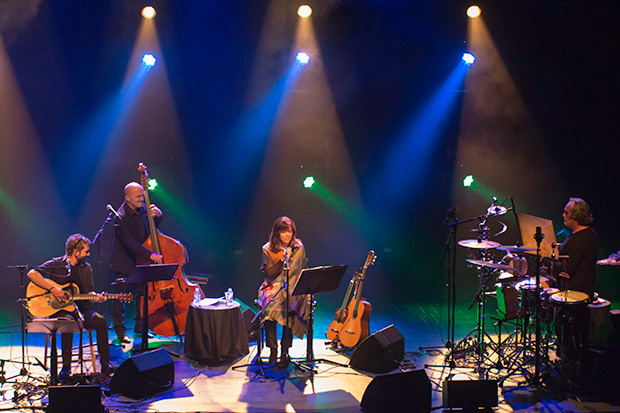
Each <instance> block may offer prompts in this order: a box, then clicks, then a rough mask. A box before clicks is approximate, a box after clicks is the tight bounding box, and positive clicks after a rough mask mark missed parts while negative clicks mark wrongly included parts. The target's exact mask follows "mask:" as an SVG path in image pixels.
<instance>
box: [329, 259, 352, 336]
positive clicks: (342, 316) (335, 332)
mask: <svg viewBox="0 0 620 413" xmlns="http://www.w3.org/2000/svg"><path fill="white" fill-rule="evenodd" d="M359 278H360V272H359V271H355V274H353V277H352V278H351V281H349V286H348V287H347V292H346V294H345V295H344V300H342V305H341V306H340V308H338V310H336V316H335V317H334V321H332V323H331V324H330V325H329V327H328V328H327V333H325V336H326V337H327V338H328V339H329V340H330V341H332V342H337V341H339V338H338V336H339V334H340V330H341V329H342V325H343V324H344V322H345V321H346V319H347V314H348V313H347V305H348V304H349V299H350V298H351V293H352V292H353V291H354V289H355V291H357V286H358V285H359V283H358V281H359Z"/></svg>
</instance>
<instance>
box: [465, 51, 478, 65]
mask: <svg viewBox="0 0 620 413" xmlns="http://www.w3.org/2000/svg"><path fill="white" fill-rule="evenodd" d="M462 59H463V61H464V62H465V63H466V64H468V65H473V64H474V62H475V61H476V57H475V56H474V55H473V54H471V53H463V57H462Z"/></svg>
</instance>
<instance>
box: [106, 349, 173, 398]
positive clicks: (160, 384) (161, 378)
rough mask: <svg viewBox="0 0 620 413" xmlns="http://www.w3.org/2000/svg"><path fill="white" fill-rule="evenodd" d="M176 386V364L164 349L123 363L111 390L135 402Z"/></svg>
mask: <svg viewBox="0 0 620 413" xmlns="http://www.w3.org/2000/svg"><path fill="white" fill-rule="evenodd" d="M173 385H174V362H173V361H172V358H171V357H170V354H168V352H167V351H166V349H164V348H158V349H157V350H152V351H149V352H146V353H142V354H138V355H136V356H133V357H131V358H129V359H127V360H125V361H124V362H123V364H121V365H120V366H119V368H118V370H116V373H114V375H113V376H112V380H110V390H112V391H113V392H114V393H118V394H122V395H125V396H127V397H130V398H132V399H135V400H139V399H144V398H146V397H150V396H152V395H154V394H156V393H159V392H160V391H162V390H166V389H167V388H169V387H172V386H173Z"/></svg>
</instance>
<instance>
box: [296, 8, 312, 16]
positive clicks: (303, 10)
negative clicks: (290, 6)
mask: <svg viewBox="0 0 620 413" xmlns="http://www.w3.org/2000/svg"><path fill="white" fill-rule="evenodd" d="M297 14H298V15H299V17H302V18H304V19H305V18H307V17H310V15H311V14H312V8H311V7H310V6H308V5H307V4H304V5H303V6H299V8H298V9H297Z"/></svg>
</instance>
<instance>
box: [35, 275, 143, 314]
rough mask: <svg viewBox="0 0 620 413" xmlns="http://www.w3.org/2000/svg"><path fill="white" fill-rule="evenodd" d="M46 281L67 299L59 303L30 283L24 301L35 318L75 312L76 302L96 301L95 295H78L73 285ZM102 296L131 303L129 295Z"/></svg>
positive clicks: (77, 289) (49, 293)
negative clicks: (62, 312)
mask: <svg viewBox="0 0 620 413" xmlns="http://www.w3.org/2000/svg"><path fill="white" fill-rule="evenodd" d="M47 281H49V282H50V283H52V284H53V285H54V286H55V287H59V288H60V289H61V290H63V291H64V292H65V293H66V294H65V295H66V297H67V299H66V301H64V302H60V301H59V300H58V299H57V298H56V297H55V296H54V295H53V294H52V293H51V292H49V291H48V290H46V289H45V288H41V287H39V286H38V285H36V284H35V283H33V282H31V283H30V284H28V287H27V288H26V299H27V300H28V311H29V312H30V314H32V315H33V316H35V317H49V316H51V315H53V314H54V313H57V312H58V311H60V310H65V311H69V312H71V311H75V305H74V303H75V302H76V301H95V300H96V299H97V296H96V295H92V294H80V288H79V287H78V286H77V285H75V284H73V283H67V284H63V285H59V284H57V283H55V282H54V281H52V280H49V279H48V280H47ZM103 294H104V295H105V297H106V298H107V299H108V300H120V301H123V302H130V301H133V295H132V294H131V293H121V294H108V293H103Z"/></svg>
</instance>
